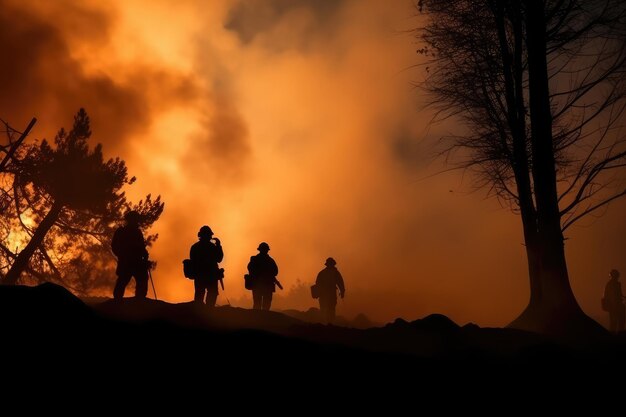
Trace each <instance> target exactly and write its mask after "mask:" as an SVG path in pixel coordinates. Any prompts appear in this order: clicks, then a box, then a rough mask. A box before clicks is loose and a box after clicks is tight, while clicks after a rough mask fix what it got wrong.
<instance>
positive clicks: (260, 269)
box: [248, 242, 283, 310]
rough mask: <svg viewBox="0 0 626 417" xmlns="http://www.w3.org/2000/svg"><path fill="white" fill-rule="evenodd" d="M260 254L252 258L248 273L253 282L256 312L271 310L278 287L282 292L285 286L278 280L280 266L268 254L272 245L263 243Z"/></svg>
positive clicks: (260, 246) (259, 248)
mask: <svg viewBox="0 0 626 417" xmlns="http://www.w3.org/2000/svg"><path fill="white" fill-rule="evenodd" d="M257 249H258V251H259V253H258V254H257V255H255V256H251V257H250V262H249V263H248V273H249V274H250V279H251V280H252V299H253V300H254V306H253V308H254V309H256V310H259V309H263V310H269V309H270V307H271V306H272V295H273V294H274V292H275V291H276V285H278V288H280V289H281V290H282V289H283V286H282V285H280V282H278V280H277V279H276V275H278V266H277V265H276V262H275V261H274V259H272V257H271V256H270V255H269V254H268V252H269V250H270V245H268V244H267V243H265V242H261V244H260V245H259V247H258V248H257Z"/></svg>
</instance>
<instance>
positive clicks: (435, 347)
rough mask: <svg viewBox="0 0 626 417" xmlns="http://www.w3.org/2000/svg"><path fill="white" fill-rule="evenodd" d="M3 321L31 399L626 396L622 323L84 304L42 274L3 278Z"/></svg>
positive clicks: (570, 399)
mask: <svg viewBox="0 0 626 417" xmlns="http://www.w3.org/2000/svg"><path fill="white" fill-rule="evenodd" d="M0 320H1V324H2V326H1V330H0V331H1V333H0V346H1V352H2V368H1V373H0V380H1V381H2V382H1V384H2V395H3V397H1V398H3V400H7V399H10V398H12V396H13V395H18V396H19V398H20V401H21V404H22V405H23V407H25V408H24V410H23V411H26V410H27V409H28V407H30V406H42V405H44V406H45V407H56V406H58V405H63V406H64V407H65V405H69V404H74V405H75V404H81V407H82V404H83V403H82V402H81V401H87V402H86V404H87V405H86V407H87V408H82V410H87V409H88V410H101V409H104V408H108V407H113V408H114V409H115V407H116V406H115V405H114V404H118V403H119V404H126V405H124V406H123V407H124V410H126V407H129V404H134V405H135V406H137V405H141V406H142V407H143V406H145V407H150V408H151V409H153V410H155V409H156V410H160V411H162V412H163V413H165V414H167V413H168V412H166V411H165V410H166V409H167V407H169V406H172V404H174V407H179V408H180V409H188V410H194V413H195V412H199V413H201V414H214V413H217V412H218V411H216V409H215V407H217V406H218V404H219V407H226V408H225V409H222V408H220V410H222V411H220V413H221V412H229V413H235V414H237V415H238V414H240V413H242V412H243V411H244V410H248V409H259V410H260V409H263V410H265V411H267V412H270V413H271V412H273V411H281V414H285V413H288V414H304V415H309V414H313V413H318V411H319V412H324V413H330V414H333V415H334V414H336V412H335V411H337V410H339V409H341V410H345V411H346V412H349V411H350V410H353V411H354V410H356V409H359V410H368V409H370V411H372V412H374V410H381V409H380V408H377V407H383V408H384V409H385V410H386V412H385V415H388V414H395V413H392V411H391V410H392V409H394V408H396V407H397V410H405V407H407V406H410V407H414V408H413V410H414V412H411V413H410V414H417V411H415V410H417V409H416V408H415V407H418V406H419V407H427V404H428V407H431V406H435V407H437V408H436V409H435V411H436V412H435V413H427V414H441V413H445V411H446V410H448V409H463V410H467V409H470V408H471V409H484V408H485V409H486V408H495V409H496V410H500V411H501V412H502V413H503V414H507V415H508V414H516V413H517V412H521V411H522V410H523V409H525V408H526V407H530V406H531V405H536V404H538V403H541V402H542V401H546V400H547V401H548V402H550V403H553V404H560V405H559V408H561V407H565V408H571V407H577V404H579V403H580V402H588V403H594V402H596V401H606V400H605V398H607V396H608V397H610V396H611V395H614V394H613V393H614V392H615V393H619V394H620V395H619V397H618V398H620V397H621V392H623V388H622V387H623V383H622V381H623V380H624V378H625V377H626V374H625V373H624V370H626V355H625V353H626V338H625V337H624V336H623V335H620V336H609V335H608V334H607V335H605V336H604V337H600V338H597V339H595V340H588V339H585V340H580V341H568V342H563V341H557V340H552V339H549V338H547V337H544V336H540V335H537V334H532V333H527V332H521V331H516V330H511V329H494V328H480V327H478V326H475V325H466V326H463V327H460V326H458V325H457V324H455V323H454V322H452V321H451V320H449V319H448V318H446V317H445V316H442V315H431V316H428V317H425V318H423V319H421V320H416V321H413V322H406V321H403V320H396V321H395V322H393V323H389V324H387V325H384V326H381V327H373V328H367V329H356V328H348V327H337V326H326V325H321V324H312V323H308V322H305V321H302V320H300V319H299V318H296V317H294V316H293V315H285V314H281V313H276V312H271V311H270V312H263V311H251V310H245V309H240V308H232V307H219V308H216V309H213V310H211V311H209V310H207V309H204V308H201V307H199V306H196V305H193V304H191V303H184V304H169V303H165V302H162V301H153V300H146V301H138V300H134V299H126V300H124V301H123V302H122V303H115V302H113V301H110V300H109V301H104V302H100V303H96V304H92V305H89V306H88V305H86V304H85V303H83V302H82V301H81V300H79V299H78V298H76V297H74V296H73V295H72V294H70V293H69V292H68V291H66V290H65V289H63V288H62V287H59V286H56V285H52V284H44V285H41V286H38V287H21V286H17V287H0ZM612 381H616V382H612ZM50 392H55V393H60V394H56V397H54V398H56V399H57V400H58V401H60V403H59V402H57V401H56V400H53V401H52V402H45V403H43V404H42V403H41V398H42V397H41V395H42V393H50ZM23 398H26V400H24V399H23ZM29 399H31V400H32V401H30V400H29ZM48 401H50V400H48ZM5 403H6V401H5ZM500 403H503V404H505V405H506V408H504V409H499V408H498V407H500V406H499V405H496V404H500ZM120 407H121V406H120ZM370 407H376V408H370ZM429 409H430V408H429ZM196 410H197V411H196ZM223 410H227V411H223ZM316 410H318V411H316ZM424 410H425V409H424ZM424 410H422V411H424ZM101 411H102V410H101ZM179 411H180V410H179ZM24 413H25V414H28V413H26V412H24ZM259 413H261V412H260V411H259ZM20 414H21V413H20ZM88 414H89V415H91V414H97V415H99V414H101V413H100V412H96V411H94V412H93V413H88ZM261 414H262V415H265V413H261ZM159 415H160V414H159ZM368 415H369V414H368Z"/></svg>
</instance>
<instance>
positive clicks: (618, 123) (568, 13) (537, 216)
mask: <svg viewBox="0 0 626 417" xmlns="http://www.w3.org/2000/svg"><path fill="white" fill-rule="evenodd" d="M419 6H420V8H421V10H422V11H425V12H426V15H427V19H428V21H427V24H426V26H425V27H423V28H420V29H419V30H418V36H419V38H420V39H421V40H422V41H423V42H425V45H426V46H425V47H424V48H423V49H421V50H420V51H418V52H419V53H421V54H423V55H425V56H426V57H427V61H428V63H427V64H426V65H427V66H428V75H427V79H426V80H425V82H424V84H423V86H424V87H425V89H426V90H427V91H428V92H429V93H430V97H432V101H431V102H430V104H431V105H432V106H434V107H435V108H436V109H437V110H438V113H437V114H438V116H439V117H441V118H447V117H454V118H458V119H460V120H461V121H462V123H463V127H464V131H463V133H461V134H459V135H456V136H452V137H448V138H444V140H446V141H447V143H448V147H447V150H448V151H449V152H452V151H455V150H460V151H461V152H460V154H461V155H462V156H460V158H459V159H457V161H458V167H460V168H464V169H471V170H473V171H475V172H476V173H477V174H478V177H477V178H479V181H480V182H479V184H480V185H482V186H486V187H488V189H489V191H490V193H491V194H492V195H495V196H497V197H498V198H499V199H500V200H501V201H504V202H506V203H507V204H508V205H509V206H510V207H512V208H513V210H514V211H515V212H517V213H519V214H520V215H521V220H522V225H523V232H524V241H525V247H526V255H527V259H528V269H529V278H530V289H531V291H530V300H529V304H528V306H527V308H526V309H525V311H524V312H523V313H522V314H521V315H520V316H519V317H518V318H517V319H516V320H515V321H514V322H513V323H511V326H513V327H518V328H524V329H531V330H537V331H542V332H547V333H553V334H555V333H564V334H572V333H574V332H576V331H577V329H585V328H586V329H594V328H596V326H597V325H596V324H595V323H594V322H593V321H591V320H590V319H589V318H588V317H587V316H586V315H584V313H583V312H582V310H581V309H580V307H579V306H578V303H577V302H576V299H575V297H574V295H573V292H572V290H571V287H570V284H569V276H568V271H567V263H566V259H565V251H564V235H563V232H564V231H565V230H567V229H568V228H569V227H570V226H571V225H572V224H574V223H575V222H577V221H579V220H580V219H582V218H584V217H585V216H587V215H590V214H595V213H597V212H598V211H599V210H601V209H602V208H604V207H606V206H607V205H608V204H609V203H610V202H611V201H614V200H615V199H617V198H619V197H621V196H623V195H625V194H626V186H625V184H624V181H623V179H624V168H625V167H626V137H625V132H624V130H623V125H622V123H623V121H624V114H625V113H624V106H625V105H626V80H625V70H626V46H625V45H626V43H625V42H626V30H625V27H626V6H625V5H623V4H622V2H620V1H617V0H584V1H583V0H545V1H535V0H523V1H520V0H476V1H472V0H423V1H420V3H419ZM456 155H457V156H458V153H457V154H456Z"/></svg>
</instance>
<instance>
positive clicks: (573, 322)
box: [510, 0, 602, 337]
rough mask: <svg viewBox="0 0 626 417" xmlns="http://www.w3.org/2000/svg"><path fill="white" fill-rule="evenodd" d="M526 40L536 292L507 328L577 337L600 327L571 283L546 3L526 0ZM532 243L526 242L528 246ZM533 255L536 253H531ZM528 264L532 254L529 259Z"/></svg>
mask: <svg viewBox="0 0 626 417" xmlns="http://www.w3.org/2000/svg"><path fill="white" fill-rule="evenodd" d="M524 5H525V7H526V10H525V12H526V13H525V23H526V45H527V51H528V89H529V109H530V127H531V149H532V161H533V164H532V176H533V187H534V195H535V203H536V210H537V236H536V237H537V241H536V244H533V246H535V247H536V251H537V252H536V256H537V259H536V262H537V265H536V266H537V267H538V271H536V274H537V277H534V278H533V276H532V275H533V273H532V271H530V273H531V284H532V282H533V279H536V280H537V281H538V282H539V283H540V286H541V288H540V290H539V291H540V293H539V294H540V297H539V299H537V300H532V299H531V303H529V306H528V307H527V309H526V310H525V311H524V312H523V313H522V315H521V316H520V317H518V318H517V319H516V320H515V321H514V322H513V323H511V324H510V327H517V328H522V329H527V330H533V331H540V332H542V333H549V334H553V335H560V336H566V337H575V336H576V335H585V334H589V333H590V332H594V333H598V334H599V333H600V332H602V329H601V326H600V325H599V324H597V323H596V322H595V321H593V320H591V319H590V318H589V317H587V316H586V315H585V314H584V313H583V311H582V310H581V308H580V306H579V305H578V303H577V302H576V298H575V297H574V293H573V292H572V288H571V286H570V283H569V275H568V272H567V263H566V260H565V249H564V240H563V233H562V231H561V217H560V210H559V205H558V194H557V181H556V180H557V178H556V168H555V160H554V148H553V138H552V113H551V110H550V95H549V94H550V90H549V84H548V63H547V58H546V22H545V15H544V13H545V11H544V2H543V1H539V0H526V1H525V2H524ZM528 249H531V254H532V253H533V250H532V248H529V247H528V246H527V250H528ZM533 256H534V255H533ZM529 263H530V258H529Z"/></svg>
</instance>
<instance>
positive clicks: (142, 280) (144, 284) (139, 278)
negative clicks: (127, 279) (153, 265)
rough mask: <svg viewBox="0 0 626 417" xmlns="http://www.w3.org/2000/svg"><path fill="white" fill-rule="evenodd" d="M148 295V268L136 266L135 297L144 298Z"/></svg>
mask: <svg viewBox="0 0 626 417" xmlns="http://www.w3.org/2000/svg"><path fill="white" fill-rule="evenodd" d="M147 295H148V270H147V269H146V268H138V269H137V270H136V271H135V298H146V296H147Z"/></svg>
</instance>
